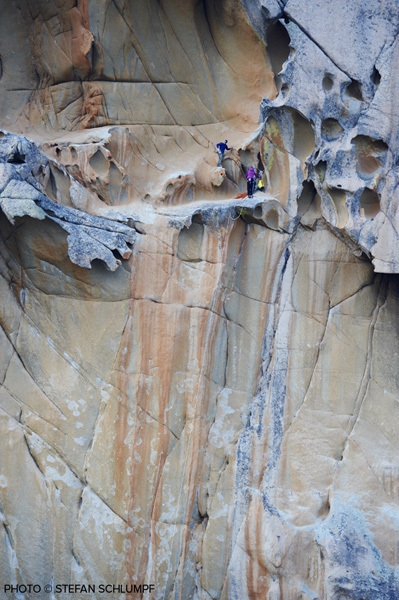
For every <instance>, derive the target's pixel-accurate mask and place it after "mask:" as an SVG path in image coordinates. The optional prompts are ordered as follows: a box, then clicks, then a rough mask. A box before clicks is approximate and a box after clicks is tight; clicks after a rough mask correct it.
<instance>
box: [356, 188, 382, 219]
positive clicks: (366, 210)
mask: <svg viewBox="0 0 399 600" xmlns="http://www.w3.org/2000/svg"><path fill="white" fill-rule="evenodd" d="M359 203H360V215H361V216H362V217H366V219H374V217H375V216H376V215H377V214H378V213H379V211H380V198H379V196H378V194H377V192H376V191H375V190H370V189H369V188H364V190H363V192H362V193H361V196H360V198H359Z"/></svg>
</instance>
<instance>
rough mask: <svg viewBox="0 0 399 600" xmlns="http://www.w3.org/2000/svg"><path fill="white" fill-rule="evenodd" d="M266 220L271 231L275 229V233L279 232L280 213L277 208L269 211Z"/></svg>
mask: <svg viewBox="0 0 399 600" xmlns="http://www.w3.org/2000/svg"><path fill="white" fill-rule="evenodd" d="M264 220H265V223H266V225H267V226H268V227H270V229H274V230H275V231H278V230H279V229H280V226H279V213H278V210H277V209H276V208H271V209H270V210H268V211H267V213H266V214H265V216H264Z"/></svg>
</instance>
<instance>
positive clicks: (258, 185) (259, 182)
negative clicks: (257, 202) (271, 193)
mask: <svg viewBox="0 0 399 600" xmlns="http://www.w3.org/2000/svg"><path fill="white" fill-rule="evenodd" d="M256 190H257V191H258V192H264V191H265V186H264V183H263V171H259V172H258V174H257V176H256Z"/></svg>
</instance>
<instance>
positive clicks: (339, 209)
mask: <svg viewBox="0 0 399 600" xmlns="http://www.w3.org/2000/svg"><path fill="white" fill-rule="evenodd" d="M328 193H329V195H330V198H331V199H332V201H333V204H334V208H335V212H336V215H337V223H336V226H337V227H339V228H342V227H345V225H346V222H347V221H348V216H349V215H348V209H347V206H346V192H345V191H344V190H340V189H338V188H328Z"/></svg>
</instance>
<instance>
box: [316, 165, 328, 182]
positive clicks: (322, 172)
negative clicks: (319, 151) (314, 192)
mask: <svg viewBox="0 0 399 600" xmlns="http://www.w3.org/2000/svg"><path fill="white" fill-rule="evenodd" d="M315 171H316V173H317V175H318V177H319V179H320V181H321V183H323V181H324V179H325V178H326V172H327V161H326V160H319V162H318V163H317V164H316V165H315Z"/></svg>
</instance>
